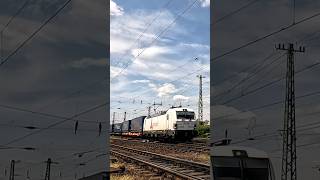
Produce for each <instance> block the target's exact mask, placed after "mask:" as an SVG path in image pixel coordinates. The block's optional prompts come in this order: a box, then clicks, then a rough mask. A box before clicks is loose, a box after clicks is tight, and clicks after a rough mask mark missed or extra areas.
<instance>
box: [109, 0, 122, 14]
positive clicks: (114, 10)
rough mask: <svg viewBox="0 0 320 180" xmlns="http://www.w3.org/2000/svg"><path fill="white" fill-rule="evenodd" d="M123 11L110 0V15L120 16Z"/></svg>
mask: <svg viewBox="0 0 320 180" xmlns="http://www.w3.org/2000/svg"><path fill="white" fill-rule="evenodd" d="M123 13H124V12H123V8H122V7H120V6H118V5H117V4H116V3H115V2H114V1H113V0H110V15H111V16H121V15H123Z"/></svg>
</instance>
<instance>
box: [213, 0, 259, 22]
mask: <svg viewBox="0 0 320 180" xmlns="http://www.w3.org/2000/svg"><path fill="white" fill-rule="evenodd" d="M258 1H259V0H253V1H251V2H249V3H247V4H245V5H243V6H241V7H240V8H238V9H236V10H234V11H232V12H230V13H228V14H226V15H224V16H222V17H221V18H218V19H217V20H216V21H215V22H214V23H213V24H214V25H216V24H218V23H220V22H222V21H223V20H225V19H227V18H229V17H231V16H233V15H235V14H237V13H238V12H240V11H242V10H244V9H246V8H248V7H250V6H251V5H253V4H255V3H256V2H258Z"/></svg>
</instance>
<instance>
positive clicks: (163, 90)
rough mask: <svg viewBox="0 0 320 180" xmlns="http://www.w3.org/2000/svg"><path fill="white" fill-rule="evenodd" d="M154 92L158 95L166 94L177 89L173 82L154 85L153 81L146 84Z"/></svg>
mask: <svg viewBox="0 0 320 180" xmlns="http://www.w3.org/2000/svg"><path fill="white" fill-rule="evenodd" d="M148 85H149V87H150V88H152V89H153V90H154V91H155V92H157V95H158V97H163V96H167V95H170V94H173V93H175V92H177V89H176V87H175V85H174V84H171V83H164V84H163V85H156V84H153V83H149V84H148Z"/></svg>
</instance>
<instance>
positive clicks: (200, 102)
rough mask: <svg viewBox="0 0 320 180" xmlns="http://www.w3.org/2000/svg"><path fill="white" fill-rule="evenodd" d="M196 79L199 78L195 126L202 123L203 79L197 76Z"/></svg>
mask: <svg viewBox="0 0 320 180" xmlns="http://www.w3.org/2000/svg"><path fill="white" fill-rule="evenodd" d="M197 77H198V78H199V102H198V120H197V124H199V122H203V101H202V79H203V78H204V77H203V76H202V75H198V76H197Z"/></svg>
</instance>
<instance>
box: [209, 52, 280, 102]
mask: <svg viewBox="0 0 320 180" xmlns="http://www.w3.org/2000/svg"><path fill="white" fill-rule="evenodd" d="M284 55H285V54H282V55H280V56H279V57H277V58H275V59H274V60H273V61H271V62H269V63H268V64H264V62H265V61H266V60H268V59H270V58H271V57H272V56H267V58H265V59H264V61H262V62H263V63H262V64H261V65H259V66H257V67H256V68H255V69H253V72H252V73H251V74H250V75H248V76H247V77H245V78H243V79H242V80H240V81H238V82H237V83H235V84H233V86H232V87H231V88H229V89H227V90H225V91H223V92H221V93H219V94H217V95H215V96H213V97H212V99H213V100H215V101H217V100H216V98H218V97H219V98H220V97H222V96H223V95H225V94H228V93H230V92H231V91H233V90H235V89H236V88H237V87H239V86H240V85H242V84H243V83H245V82H246V81H248V80H249V79H252V78H253V77H254V76H256V75H257V74H258V73H260V72H262V71H264V70H266V68H267V67H269V66H271V65H272V64H273V63H275V62H276V61H279V60H280V59H281V58H282V57H283V56H284Z"/></svg>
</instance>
